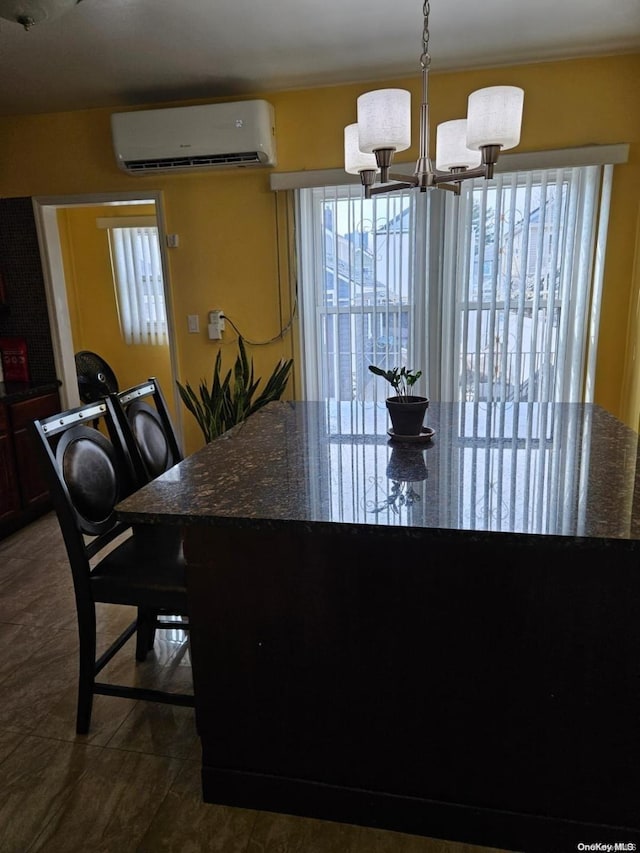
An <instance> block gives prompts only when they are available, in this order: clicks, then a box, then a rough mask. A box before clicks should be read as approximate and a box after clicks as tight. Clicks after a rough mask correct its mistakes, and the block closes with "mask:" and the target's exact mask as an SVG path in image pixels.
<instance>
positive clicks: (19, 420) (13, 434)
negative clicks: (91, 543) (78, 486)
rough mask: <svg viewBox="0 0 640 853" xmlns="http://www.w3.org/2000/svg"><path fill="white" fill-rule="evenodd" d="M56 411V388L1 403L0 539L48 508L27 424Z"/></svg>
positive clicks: (58, 408) (57, 396) (57, 398)
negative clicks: (51, 390)
mask: <svg viewBox="0 0 640 853" xmlns="http://www.w3.org/2000/svg"><path fill="white" fill-rule="evenodd" d="M59 411H60V397H59V395H58V392H57V391H53V392H48V393H44V394H40V395H38V396H31V397H28V398H26V399H23V400H17V401H14V402H9V403H0V538H2V537H3V536H6V535H7V534H9V533H11V532H13V531H14V530H16V529H17V528H18V527H21V526H23V525H24V524H27V523H28V522H29V521H31V520H33V519H34V518H35V517H36V516H37V515H40V514H41V513H42V512H45V511H46V510H48V509H49V507H50V502H49V493H48V489H47V485H46V483H45V480H44V478H43V476H42V473H41V471H40V463H39V460H38V456H37V452H36V448H35V447H34V446H33V443H32V441H33V439H32V437H31V434H30V431H29V424H30V423H31V421H32V420H33V419H34V418H44V417H47V416H48V415H54V414H55V413H56V412H59Z"/></svg>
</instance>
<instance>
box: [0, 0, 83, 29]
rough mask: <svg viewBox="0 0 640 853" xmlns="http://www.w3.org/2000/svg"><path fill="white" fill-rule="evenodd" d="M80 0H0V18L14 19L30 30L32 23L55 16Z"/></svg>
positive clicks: (48, 19)
mask: <svg viewBox="0 0 640 853" xmlns="http://www.w3.org/2000/svg"><path fill="white" fill-rule="evenodd" d="M80 2H81V0H0V18H6V20H7V21H14V22H15V23H16V24H21V25H22V26H23V27H24V28H25V30H30V29H31V27H32V26H33V25H34V24H39V23H40V22H41V21H50V20H52V19H53V18H57V17H58V16H60V15H62V14H63V13H64V12H66V11H67V10H68V9H72V8H73V7H74V6H77V5H78V3H80Z"/></svg>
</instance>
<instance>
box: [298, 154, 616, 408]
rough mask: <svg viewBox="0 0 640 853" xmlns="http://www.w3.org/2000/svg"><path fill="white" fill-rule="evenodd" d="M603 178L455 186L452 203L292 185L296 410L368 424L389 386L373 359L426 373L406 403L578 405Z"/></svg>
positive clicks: (583, 392) (586, 387) (589, 369)
mask: <svg viewBox="0 0 640 853" xmlns="http://www.w3.org/2000/svg"><path fill="white" fill-rule="evenodd" d="M610 181H611V167H599V166H586V167H576V168H569V169H547V170H539V171H531V172H514V173H510V174H504V175H499V176H498V177H496V178H494V179H492V180H490V181H484V180H481V179H479V180H477V181H468V182H467V184H464V185H463V186H462V192H461V195H460V196H459V197H456V196H453V195H452V194H449V193H445V192H442V191H433V192H427V193H417V192H415V191H411V190H398V191H397V192H391V193H388V194H379V195H376V196H374V197H373V198H372V199H370V200H366V199H364V198H363V193H362V189H361V187H360V186H354V185H348V186H336V187H321V188H313V189H301V190H298V191H297V209H296V217H297V224H298V241H299V247H298V256H299V272H300V294H299V295H300V304H301V319H302V326H303V329H302V331H303V335H302V348H303V365H302V368H303V376H304V388H305V396H306V397H307V399H326V400H330V401H333V402H334V403H335V406H336V411H341V412H343V413H345V414H346V413H347V412H349V413H350V414H349V416H350V417H351V416H356V417H362V418H364V420H365V421H366V419H367V418H368V417H372V416H374V417H375V412H374V414H373V415H372V414H371V412H372V410H375V406H372V405H371V404H375V403H376V401H382V400H384V398H385V397H386V396H388V393H389V386H388V385H386V383H385V382H384V380H381V379H376V378H375V377H373V375H372V374H370V373H369V371H368V369H367V368H368V365H369V364H370V363H376V364H378V365H380V366H381V367H390V366H393V365H407V366H409V367H411V368H414V369H415V368H418V367H419V368H421V369H423V370H424V372H425V382H424V385H423V388H422V390H419V389H418V388H416V391H417V393H428V394H429V395H430V396H431V397H433V398H434V399H439V400H453V401H467V402H495V401H500V402H505V401H510V400H514V401H517V400H528V401H540V402H546V401H554V400H557V401H564V402H575V401H583V400H586V399H588V398H589V394H590V388H591V376H592V373H593V367H594V362H595V349H596V346H597V328H598V321H599V310H600V289H599V273H598V267H597V264H596V257H597V256H602V255H603V254H604V237H603V235H604V234H605V233H606V221H605V222H601V221H600V214H599V211H600V209H601V208H602V209H604V210H606V209H607V204H606V199H607V197H608V193H609V188H610ZM603 219H606V216H603ZM355 404H358V405H357V406H356V405H355ZM356 410H358V412H357V411H356ZM383 414H384V416H385V417H386V413H383Z"/></svg>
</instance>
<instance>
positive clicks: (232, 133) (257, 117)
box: [111, 101, 276, 175]
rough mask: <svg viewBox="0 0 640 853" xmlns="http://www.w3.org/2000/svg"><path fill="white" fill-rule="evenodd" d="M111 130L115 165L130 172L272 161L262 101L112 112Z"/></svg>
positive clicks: (268, 117) (269, 122)
mask: <svg viewBox="0 0 640 853" xmlns="http://www.w3.org/2000/svg"><path fill="white" fill-rule="evenodd" d="M111 131H112V136H113V146H114V149H115V153H116V159H117V162H118V165H119V167H120V168H121V169H123V170H124V171H125V172H128V173H129V174H130V175H132V174H133V175H140V174H150V173H158V172H170V171H174V170H175V171H188V170H191V169H193V170H196V169H215V168H224V167H225V166H227V167H233V166H236V167H242V166H274V165H275V162H276V159H275V153H276V152H275V127H274V114H273V107H272V106H271V104H269V103H267V102H266V101H237V102H234V103H221V104H204V105H201V106H194V107H170V108H168V109H161V110H141V111H138V112H128V113H114V114H113V115H112V116H111Z"/></svg>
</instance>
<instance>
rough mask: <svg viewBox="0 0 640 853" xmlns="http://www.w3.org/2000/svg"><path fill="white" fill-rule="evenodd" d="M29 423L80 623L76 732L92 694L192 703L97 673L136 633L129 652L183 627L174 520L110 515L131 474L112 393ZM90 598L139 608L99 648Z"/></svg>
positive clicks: (141, 655)
mask: <svg viewBox="0 0 640 853" xmlns="http://www.w3.org/2000/svg"><path fill="white" fill-rule="evenodd" d="M30 427H31V430H32V433H33V435H34V436H35V438H36V446H37V448H38V452H39V457H40V460H41V463H42V468H43V471H44V473H45V476H46V478H47V482H48V485H49V488H50V494H51V499H52V502H53V506H54V509H55V511H56V514H57V517H58V522H59V524H60V529H61V532H62V535H63V538H64V543H65V547H66V551H67V556H68V559H69V564H70V567H71V572H72V575H73V585H74V592H75V599H76V612H77V619H78V632H79V677H78V705H77V718H76V731H77V732H78V734H86V733H87V732H88V731H89V726H90V723H91V711H92V706H93V696H94V695H95V694H104V695H108V696H121V697H126V698H129V699H143V700H149V701H156V702H167V703H172V704H177V705H188V706H193V704H194V700H193V696H192V695H191V694H184V693H177V692H175V693H173V692H170V691H165V690H153V689H147V688H143V687H139V686H134V685H123V684H113V683H108V682H101V681H97V680H96V677H97V676H98V674H99V673H100V672H101V670H103V669H104V667H105V666H106V665H107V664H108V663H109V661H111V660H112V658H113V657H114V656H115V655H116V654H117V652H119V651H120V650H121V649H122V648H123V646H124V645H125V643H126V642H127V641H128V640H129V639H130V638H131V637H132V636H133V635H134V634H135V635H136V652H135V656H136V659H137V660H138V661H143V660H145V659H146V657H147V654H148V652H149V651H150V650H151V649H152V647H153V642H154V637H155V631H156V628H170V629H172V630H175V629H176V628H183V629H187V628H188V609H187V594H186V587H185V564H184V557H183V552H182V541H181V534H180V530H179V528H173V527H161V526H156V525H147V526H144V525H142V526H136V527H135V530H134V528H133V527H132V526H131V525H126V524H123V523H121V522H119V521H118V520H117V518H116V515H115V512H114V507H115V506H116V504H117V503H118V502H119V501H120V500H122V499H123V498H125V497H127V496H128V495H129V494H130V493H131V492H132V491H133V490H135V488H136V487H137V483H136V477H135V473H134V470H133V465H132V463H131V459H130V457H129V452H128V449H127V445H126V443H125V441H124V438H123V436H122V433H121V431H120V428H119V424H118V420H117V418H116V416H115V412H114V408H113V405H112V402H111V401H110V400H109V398H106V399H104V400H102V401H100V402H96V403H91V404H86V405H83V406H80V407H78V408H75V409H70V410H68V411H65V412H62V413H60V414H57V415H54V416H51V417H47V418H43V419H36V420H34V421H33V422H32V423H31V425H30ZM134 533H135V535H134ZM97 603H104V604H114V605H129V606H133V607H135V608H137V618H136V619H134V620H133V622H131V624H130V625H128V627H127V628H125V630H124V631H122V633H121V634H120V636H118V637H117V639H115V640H114V641H113V642H112V643H111V645H110V646H109V647H108V649H107V650H106V651H105V652H103V653H102V654H101V655H100V656H99V657H96V647H97V636H96V604H97ZM167 617H172V618H171V619H167ZM176 617H183V618H182V619H180V620H178V619H176ZM184 617H187V618H184Z"/></svg>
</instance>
